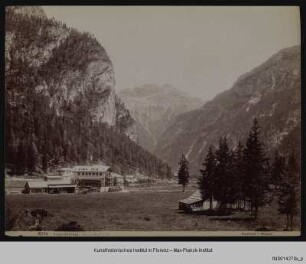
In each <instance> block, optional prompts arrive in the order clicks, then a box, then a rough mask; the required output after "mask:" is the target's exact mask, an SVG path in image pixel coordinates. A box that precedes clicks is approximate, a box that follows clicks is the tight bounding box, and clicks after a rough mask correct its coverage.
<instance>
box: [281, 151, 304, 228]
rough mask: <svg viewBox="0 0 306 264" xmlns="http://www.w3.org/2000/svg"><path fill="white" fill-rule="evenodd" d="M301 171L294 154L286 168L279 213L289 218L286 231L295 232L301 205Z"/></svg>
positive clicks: (282, 182)
mask: <svg viewBox="0 0 306 264" xmlns="http://www.w3.org/2000/svg"><path fill="white" fill-rule="evenodd" d="M299 193H300V192H299V169H298V165H297V161H296V158H295V156H294V154H293V153H291V155H290V157H289V161H288V164H287V166H286V167H285V173H284V177H283V178H282V181H281V185H280V192H279V198H278V205H279V208H278V211H279V213H280V214H285V215H286V217H287V224H286V229H287V230H288V229H289V228H290V230H291V231H292V230H293V217H294V215H296V214H297V213H298V204H299Z"/></svg>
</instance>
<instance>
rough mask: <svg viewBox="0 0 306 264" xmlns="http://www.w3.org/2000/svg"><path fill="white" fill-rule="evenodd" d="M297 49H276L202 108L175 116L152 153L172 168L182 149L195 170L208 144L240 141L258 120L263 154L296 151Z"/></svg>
mask: <svg viewBox="0 0 306 264" xmlns="http://www.w3.org/2000/svg"><path fill="white" fill-rule="evenodd" d="M300 59H301V58H300V47H292V48H287V49H284V50H281V51H280V52H278V53H277V54H275V55H274V56H272V57H271V58H270V59H268V60H267V61H266V62H264V63H263V64H262V65H260V66H259V67H256V68H255V69H253V70H252V71H250V72H248V73H246V74H244V75H242V76H241V77H240V78H239V79H238V80H237V81H236V83H235V84H234V85H233V86H232V88H231V89H229V90H227V91H225V92H223V93H221V94H219V95H218V96H216V97H215V98H214V99H213V100H211V101H209V102H207V103H206V104H205V105H204V106H203V107H201V108H199V109H197V110H194V111H191V112H188V113H185V114H182V115H180V116H178V117H177V118H176V119H175V121H174V122H172V124H170V125H169V127H168V129H167V131H166V132H165V133H164V134H163V135H162V136H161V140H160V142H159V143H158V146H157V150H156V154H157V155H159V156H160V157H161V158H162V159H164V160H166V161H167V162H169V164H170V165H171V166H172V168H177V163H178V160H179V158H180V156H181V154H182V153H184V154H186V156H187V158H188V160H189V161H190V163H191V167H192V171H193V173H196V174H198V170H199V168H200V167H201V164H202V162H203V159H204V157H205V155H206V152H207V149H208V147H209V145H215V146H216V145H217V144H218V140H219V137H221V136H222V137H223V136H226V137H227V138H228V141H229V143H230V145H232V146H234V145H236V144H237V142H238V141H239V140H241V141H242V142H244V140H245V138H246V137H247V135H248V131H249V129H250V127H251V123H252V119H253V118H254V117H257V118H258V121H259V124H260V126H261V128H262V129H261V135H262V140H263V141H264V143H265V147H266V150H267V152H268V155H269V154H273V151H274V150H276V149H278V150H280V151H281V152H283V153H285V154H287V153H289V151H291V150H292V149H294V150H295V151H296V152H297V153H298V152H299V149H300V142H299V141H300V123H301V110H300V103H301V101H300V98H301V77H300V74H301V71H300Z"/></svg>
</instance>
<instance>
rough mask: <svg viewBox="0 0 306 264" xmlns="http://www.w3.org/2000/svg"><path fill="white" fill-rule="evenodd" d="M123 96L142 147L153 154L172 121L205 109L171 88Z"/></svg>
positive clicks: (147, 89) (130, 91)
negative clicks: (184, 114) (180, 116)
mask: <svg viewBox="0 0 306 264" xmlns="http://www.w3.org/2000/svg"><path fill="white" fill-rule="evenodd" d="M119 96H120V97H121V99H122V100H123V102H124V104H125V105H126V107H127V108H128V109H129V111H130V113H131V115H132V116H133V118H134V119H135V121H136V131H137V136H138V140H139V143H140V145H142V146H143V147H145V148H146V149H148V150H150V151H152V152H153V151H154V150H155V147H156V145H157V143H158V141H159V138H160V136H161V134H162V133H164V132H165V130H166V129H167V126H168V124H169V123H171V122H172V120H174V119H175V118H176V117H177V116H178V115H179V114H182V113H184V112H188V111H191V110H194V109H197V108H199V107H200V106H202V105H203V101H202V100H201V99H200V98H195V97H190V96H189V95H188V94H187V93H184V92H181V91H179V90H177V89H175V88H173V87H172V86H170V85H164V86H161V87H159V86H157V85H154V84H147V85H143V86H141V87H135V88H129V89H124V90H121V91H120V92H119Z"/></svg>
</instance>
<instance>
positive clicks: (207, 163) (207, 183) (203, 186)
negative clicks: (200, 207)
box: [198, 146, 216, 210]
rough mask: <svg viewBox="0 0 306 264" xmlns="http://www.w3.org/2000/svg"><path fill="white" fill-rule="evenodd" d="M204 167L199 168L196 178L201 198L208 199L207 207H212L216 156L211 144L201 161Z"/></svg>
mask: <svg viewBox="0 0 306 264" xmlns="http://www.w3.org/2000/svg"><path fill="white" fill-rule="evenodd" d="M203 166H204V169H203V170H200V172H201V176H200V178H199V180H198V186H199V190H200V192H201V195H202V198H203V200H204V201H205V200H208V199H209V208H210V210H212V209H213V196H214V191H215V182H214V181H215V169H216V157H215V154H214V152H213V148H212V146H210V147H209V149H208V152H207V155H206V158H205V160H204V163H203Z"/></svg>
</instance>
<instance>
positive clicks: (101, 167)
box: [73, 165, 110, 172]
mask: <svg viewBox="0 0 306 264" xmlns="http://www.w3.org/2000/svg"><path fill="white" fill-rule="evenodd" d="M109 169H110V166H106V165H92V166H74V167H73V171H91V172H93V171H98V172H106V171H108V170H109Z"/></svg>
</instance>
